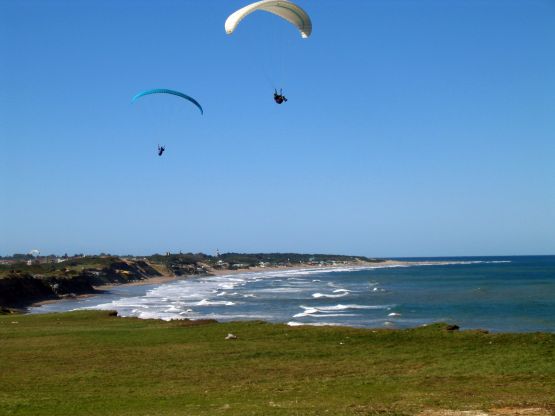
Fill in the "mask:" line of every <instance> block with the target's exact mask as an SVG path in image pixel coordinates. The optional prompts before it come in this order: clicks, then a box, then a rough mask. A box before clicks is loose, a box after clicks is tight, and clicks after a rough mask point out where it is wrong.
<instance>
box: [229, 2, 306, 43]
mask: <svg viewBox="0 0 555 416" xmlns="http://www.w3.org/2000/svg"><path fill="white" fill-rule="evenodd" d="M257 10H262V11H265V12H269V13H273V14H275V15H276V16H279V17H281V18H282V19H285V20H287V21H288V22H289V23H291V24H292V25H294V26H296V27H297V29H299V31H300V32H301V36H302V37H303V38H308V37H309V36H310V34H311V33H312V22H311V21H310V16H308V14H307V13H306V12H305V11H304V10H303V9H301V8H300V7H299V6H297V5H296V4H294V3H291V2H290V1H286V0H262V1H257V2H256V3H252V4H249V5H248V6H245V7H243V8H241V9H239V10H237V11H236V12H234V13H232V14H231V15H230V16H229V17H228V18H227V20H226V21H225V31H226V33H227V34H228V35H231V34H232V33H233V31H234V30H235V28H236V27H237V25H238V24H239V22H241V20H243V19H244V18H245V17H246V16H248V15H249V14H251V13H252V12H255V11H257Z"/></svg>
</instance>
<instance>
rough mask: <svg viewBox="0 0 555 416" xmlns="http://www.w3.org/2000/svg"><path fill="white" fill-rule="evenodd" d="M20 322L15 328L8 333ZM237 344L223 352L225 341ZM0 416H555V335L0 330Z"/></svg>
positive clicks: (119, 321) (110, 326)
mask: <svg viewBox="0 0 555 416" xmlns="http://www.w3.org/2000/svg"><path fill="white" fill-rule="evenodd" d="M13 322H17V323H13ZM229 332H231V333H234V334H236V335H237V336H238V339H237V340H228V341H226V340H225V339H224V338H225V336H226V335H227V334H228V333H229ZM0 351H1V352H0V415H34V416H35V415H37V416H38V415H76V416H77V415H144V416H146V415H168V416H170V415H374V414H375V415H412V414H417V413H418V412H419V411H421V410H424V409H459V410H469V409H484V410H486V409H491V408H499V407H542V408H544V409H551V411H553V410H555V406H554V404H555V335H553V334H539V333H538V334H493V335H492V334H481V333H476V332H474V333H472V332H459V333H457V332H447V331H445V330H444V329H443V326H442V325H433V326H429V327H425V328H419V329H413V330H403V331H392V330H378V331H372V330H361V329H353V328H338V327H294V328H292V327H288V326H285V325H272V324H267V323H262V322H240V323H226V324H218V323H207V324H203V325H191V324H190V323H187V322H179V321H175V322H162V321H155V320H139V319H123V318H117V317H111V316H109V315H108V313H107V312H88V311H87V312H73V313H65V314H51V315H19V316H16V315H5V316H0Z"/></svg>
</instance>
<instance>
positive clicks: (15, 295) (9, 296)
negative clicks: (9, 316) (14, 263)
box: [0, 259, 161, 308]
mask: <svg viewBox="0 0 555 416" xmlns="http://www.w3.org/2000/svg"><path fill="white" fill-rule="evenodd" d="M155 276H161V273H159V272H158V271H157V270H156V269H154V268H153V267H152V266H151V265H149V264H148V263H147V262H145V261H133V262H131V261H124V260H121V259H117V260H114V261H113V262H111V263H110V264H109V265H108V266H107V267H104V268H102V269H94V268H90V269H85V270H82V271H81V272H76V271H74V270H69V269H67V270H59V271H57V272H56V273H54V274H53V275H40V274H35V275H33V274H30V273H26V272H21V271H12V272H11V273H8V274H7V275H6V276H3V277H2V278H0V308H23V307H26V306H29V305H31V304H32V303H35V302H40V301H45V300H53V299H61V298H64V297H68V296H76V295H83V294H93V293H97V292H98V291H97V290H96V289H95V288H94V286H99V285H103V284H108V283H128V282H133V281H138V280H144V279H148V278H150V277H155Z"/></svg>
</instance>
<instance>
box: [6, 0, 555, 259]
mask: <svg viewBox="0 0 555 416" xmlns="http://www.w3.org/2000/svg"><path fill="white" fill-rule="evenodd" d="M245 4H246V3H245V2H244V1H237V0H228V1H223V0H221V1H197V0H194V1H193V0H190V1H187V0H179V1H156V2H154V1H142V0H139V1H98V0H95V1H74V0H72V1H6V0H4V1H0V56H1V58H0V141H1V143H0V144H1V146H2V151H1V152H0V187H1V188H0V189H1V195H2V197H1V198H0V254H2V255H7V254H11V253H14V252H28V251H29V250H31V249H35V248H37V249H39V250H41V252H42V253H45V254H46V253H59V254H63V253H64V252H68V253H70V254H71V253H78V252H85V253H98V252H101V251H104V252H112V253H120V254H125V253H136V254H150V253H155V252H165V251H179V250H182V251H194V252H197V251H203V252H208V253H213V252H215V250H216V248H219V249H220V251H246V252H259V251H265V252H268V251H295V252H324V253H326V252H327V253H344V254H359V255H368V256H384V257H389V256H443V255H447V256H455V255H508V254H554V253H555V54H554V53H553V51H554V50H555V2H553V1H551V0H545V1H540V0H521V1H515V0H499V1H495V0H489V1H482V0H480V1H478V0H465V1H462V0H461V1H457V0H453V1H448V2H446V1H443V0H441V1H440V0H420V1H417V0H411V1H408V0H407V1H402V0H383V1H380V0H376V1H370V0H359V1H351V2H345V1H339V0H337V1H332V0H303V1H299V2H298V4H299V5H301V6H302V7H303V8H304V9H305V10H306V11H307V12H308V13H309V14H310V15H311V18H312V21H313V26H314V31H313V35H312V36H311V37H310V38H309V39H307V40H303V39H301V37H300V36H299V34H298V32H296V30H295V29H294V28H293V27H292V26H291V25H289V24H287V23H286V22H283V21H281V20H280V19H278V18H277V17H275V16H272V15H270V14H267V13H263V12H258V13H255V14H252V15H251V16H249V17H248V18H246V19H245V20H244V21H243V22H242V23H241V24H240V25H239V27H238V29H237V31H236V32H235V33H234V34H233V35H232V36H227V35H226V34H225V31H224V28H223V25H224V21H225V19H226V17H227V16H228V15H229V14H230V13H231V12H233V11H234V10H236V9H238V8H239V7H242V6H243V5H245ZM274 86H277V87H283V88H284V92H285V94H286V95H287V96H288V97H289V102H287V103H286V104H284V105H282V106H277V105H276V104H274V103H273V100H272V92H273V88H274ZM149 88H173V89H177V90H180V91H183V92H185V93H187V94H190V95H191V96H193V97H195V98H196V99H198V100H199V101H200V102H201V104H202V105H203V107H204V109H205V115H204V116H201V115H200V114H199V112H198V110H197V109H195V108H194V107H193V106H192V105H190V104H188V103H186V102H184V101H181V100H179V99H177V98H175V97H170V96H149V97H144V98H143V99H141V100H140V101H137V102H136V103H134V104H131V98H132V97H133V96H134V95H135V94H136V93H138V92H140V91H142V90H145V89H149ZM159 143H160V144H165V145H166V147H167V152H166V153H165V154H164V156H163V157H158V156H157V155H156V146H157V145H158V144H159Z"/></svg>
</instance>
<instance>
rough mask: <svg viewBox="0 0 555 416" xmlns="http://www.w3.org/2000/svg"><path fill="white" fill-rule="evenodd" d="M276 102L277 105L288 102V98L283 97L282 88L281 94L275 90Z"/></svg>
mask: <svg viewBox="0 0 555 416" xmlns="http://www.w3.org/2000/svg"><path fill="white" fill-rule="evenodd" d="M274 101H275V102H276V103H277V104H282V103H284V102H287V98H285V95H283V92H282V91H281V88H280V90H279V94H278V92H277V90H274Z"/></svg>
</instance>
